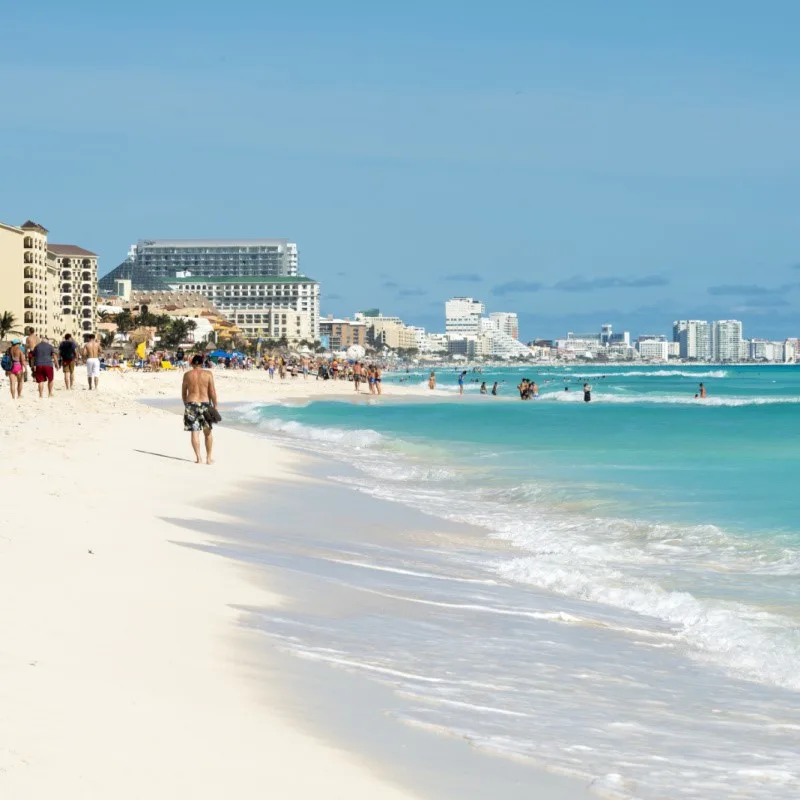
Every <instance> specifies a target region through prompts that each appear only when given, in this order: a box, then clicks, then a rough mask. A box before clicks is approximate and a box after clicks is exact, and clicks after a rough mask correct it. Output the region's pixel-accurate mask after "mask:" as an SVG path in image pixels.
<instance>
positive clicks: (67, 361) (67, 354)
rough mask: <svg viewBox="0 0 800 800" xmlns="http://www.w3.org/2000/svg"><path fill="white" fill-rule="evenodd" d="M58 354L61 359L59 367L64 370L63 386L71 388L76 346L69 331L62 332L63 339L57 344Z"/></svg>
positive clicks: (73, 379)
mask: <svg viewBox="0 0 800 800" xmlns="http://www.w3.org/2000/svg"><path fill="white" fill-rule="evenodd" d="M58 355H59V357H60V359H61V369H63V370H64V386H66V387H67V389H72V388H73V386H74V385H75V359H76V358H77V356H78V348H77V346H76V345H75V341H74V340H73V338H72V336H71V335H70V334H69V333H65V334H64V341H63V342H61V344H60V345H59V346H58Z"/></svg>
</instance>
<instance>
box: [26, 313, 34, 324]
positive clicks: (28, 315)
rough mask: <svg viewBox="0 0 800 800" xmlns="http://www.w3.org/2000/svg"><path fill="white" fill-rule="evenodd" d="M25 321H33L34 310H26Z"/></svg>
mask: <svg viewBox="0 0 800 800" xmlns="http://www.w3.org/2000/svg"><path fill="white" fill-rule="evenodd" d="M25 322H27V323H31V322H33V311H26V312H25Z"/></svg>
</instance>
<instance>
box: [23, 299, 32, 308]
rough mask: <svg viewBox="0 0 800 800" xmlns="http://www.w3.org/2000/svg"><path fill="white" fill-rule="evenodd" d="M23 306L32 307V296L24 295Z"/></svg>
mask: <svg viewBox="0 0 800 800" xmlns="http://www.w3.org/2000/svg"><path fill="white" fill-rule="evenodd" d="M25 308H33V298H32V297H26V298H25Z"/></svg>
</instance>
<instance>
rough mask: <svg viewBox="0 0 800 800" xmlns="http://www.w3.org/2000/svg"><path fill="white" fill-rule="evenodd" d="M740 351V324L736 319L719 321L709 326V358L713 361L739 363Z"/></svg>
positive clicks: (741, 347)
mask: <svg viewBox="0 0 800 800" xmlns="http://www.w3.org/2000/svg"><path fill="white" fill-rule="evenodd" d="M742 350H743V346H742V323H741V322H740V321H739V320H738V319H721V320H717V322H713V323H712V324H711V358H712V359H713V360H714V361H739V359H740V358H741V357H742Z"/></svg>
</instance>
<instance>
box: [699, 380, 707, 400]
mask: <svg viewBox="0 0 800 800" xmlns="http://www.w3.org/2000/svg"><path fill="white" fill-rule="evenodd" d="M705 398H706V387H705V384H703V383H701V384H700V399H701V400H705Z"/></svg>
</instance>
